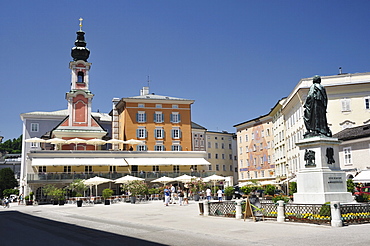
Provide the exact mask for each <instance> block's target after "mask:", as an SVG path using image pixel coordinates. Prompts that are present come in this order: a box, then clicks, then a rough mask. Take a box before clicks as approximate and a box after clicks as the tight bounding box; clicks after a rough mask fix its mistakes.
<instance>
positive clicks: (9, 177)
mask: <svg viewBox="0 0 370 246" xmlns="http://www.w3.org/2000/svg"><path fill="white" fill-rule="evenodd" d="M17 186H18V182H17V180H16V179H15V177H14V172H13V170H12V169H10V168H3V169H1V170H0V196H1V197H2V196H3V191H4V190H6V189H14V188H15V187H17Z"/></svg>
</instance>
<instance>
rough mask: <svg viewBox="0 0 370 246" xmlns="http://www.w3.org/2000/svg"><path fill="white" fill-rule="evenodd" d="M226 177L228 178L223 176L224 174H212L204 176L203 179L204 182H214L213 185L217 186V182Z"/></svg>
mask: <svg viewBox="0 0 370 246" xmlns="http://www.w3.org/2000/svg"><path fill="white" fill-rule="evenodd" d="M225 179H226V178H225V177H222V176H219V175H216V174H213V175H211V176H208V177H206V178H204V179H203V181H204V182H213V187H215V186H216V182H218V181H224V180H225Z"/></svg>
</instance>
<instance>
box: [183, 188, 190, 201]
mask: <svg viewBox="0 0 370 246" xmlns="http://www.w3.org/2000/svg"><path fill="white" fill-rule="evenodd" d="M188 196H189V195H188V190H187V189H185V190H184V202H183V204H184V205H185V203H186V204H189V199H188Z"/></svg>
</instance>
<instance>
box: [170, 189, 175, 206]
mask: <svg viewBox="0 0 370 246" xmlns="http://www.w3.org/2000/svg"><path fill="white" fill-rule="evenodd" d="M175 198H176V187H175V186H174V185H171V204H172V203H173V204H176V201H175Z"/></svg>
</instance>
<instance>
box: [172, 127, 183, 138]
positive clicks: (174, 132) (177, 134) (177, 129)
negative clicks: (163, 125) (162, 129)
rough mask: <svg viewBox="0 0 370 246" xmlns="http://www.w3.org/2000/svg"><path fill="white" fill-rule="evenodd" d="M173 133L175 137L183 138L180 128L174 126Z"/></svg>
mask: <svg viewBox="0 0 370 246" xmlns="http://www.w3.org/2000/svg"><path fill="white" fill-rule="evenodd" d="M171 135H172V138H173V139H180V138H181V130H180V129H179V128H173V129H172V130H171Z"/></svg>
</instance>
